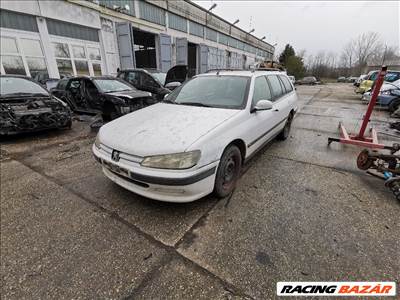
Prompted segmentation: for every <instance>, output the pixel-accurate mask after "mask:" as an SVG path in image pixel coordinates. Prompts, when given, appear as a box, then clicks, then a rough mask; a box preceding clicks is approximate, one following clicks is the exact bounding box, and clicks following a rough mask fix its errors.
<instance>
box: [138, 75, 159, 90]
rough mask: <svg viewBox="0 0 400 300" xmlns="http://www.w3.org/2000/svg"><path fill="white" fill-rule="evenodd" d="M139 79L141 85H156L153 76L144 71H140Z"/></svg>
mask: <svg viewBox="0 0 400 300" xmlns="http://www.w3.org/2000/svg"><path fill="white" fill-rule="evenodd" d="M141 79H142V84H141V85H142V86H147V87H158V86H157V83H156V81H155V80H154V78H153V77H151V76H150V75H148V74H146V73H142V76H141Z"/></svg>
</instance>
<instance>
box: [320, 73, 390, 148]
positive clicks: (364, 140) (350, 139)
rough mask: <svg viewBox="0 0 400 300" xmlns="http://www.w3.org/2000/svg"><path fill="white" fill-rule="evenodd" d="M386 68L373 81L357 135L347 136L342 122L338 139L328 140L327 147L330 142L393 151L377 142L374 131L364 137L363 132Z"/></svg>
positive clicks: (372, 129)
mask: <svg viewBox="0 0 400 300" xmlns="http://www.w3.org/2000/svg"><path fill="white" fill-rule="evenodd" d="M386 71H387V67H386V66H383V67H382V69H381V71H380V72H379V75H378V78H377V79H376V81H375V85H374V88H373V92H372V95H371V100H370V101H369V104H368V108H367V113H366V114H365V116H364V119H363V122H362V124H361V128H360V132H359V133H358V134H357V135H352V134H348V133H347V130H346V128H345V127H344V126H343V124H342V122H340V123H339V132H340V138H339V139H338V138H331V137H329V138H328V145H330V144H331V143H332V142H338V143H342V144H349V145H356V146H361V147H366V148H371V149H388V150H393V147H391V146H386V145H384V144H381V143H379V142H378V135H377V134H376V130H375V129H374V128H371V136H369V137H367V136H365V135H364V134H365V130H366V129H367V126H368V122H369V121H370V117H371V114H372V110H373V109H374V106H375V104H376V99H377V98H378V95H379V91H380V89H381V86H382V83H383V80H384V79H385V75H386Z"/></svg>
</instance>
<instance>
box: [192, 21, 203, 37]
mask: <svg viewBox="0 0 400 300" xmlns="http://www.w3.org/2000/svg"><path fill="white" fill-rule="evenodd" d="M189 33H190V34H193V35H196V36H200V37H203V36H204V27H203V25H200V24H197V23H195V22H192V21H189Z"/></svg>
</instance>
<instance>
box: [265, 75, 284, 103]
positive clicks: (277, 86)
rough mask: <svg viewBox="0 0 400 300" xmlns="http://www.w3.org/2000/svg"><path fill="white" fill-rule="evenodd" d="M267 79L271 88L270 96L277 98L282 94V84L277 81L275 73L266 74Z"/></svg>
mask: <svg viewBox="0 0 400 300" xmlns="http://www.w3.org/2000/svg"><path fill="white" fill-rule="evenodd" d="M267 78H268V81H269V84H270V85H271V89H272V96H273V97H274V98H275V99H276V98H279V97H280V96H282V95H283V89H282V85H281V83H280V81H279V78H278V76H276V75H271V76H268V77H267Z"/></svg>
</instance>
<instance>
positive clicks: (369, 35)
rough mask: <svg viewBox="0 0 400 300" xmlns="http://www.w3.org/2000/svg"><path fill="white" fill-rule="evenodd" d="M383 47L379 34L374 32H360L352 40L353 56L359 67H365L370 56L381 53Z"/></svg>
mask: <svg viewBox="0 0 400 300" xmlns="http://www.w3.org/2000/svg"><path fill="white" fill-rule="evenodd" d="M383 48H384V46H383V43H382V42H381V40H380V36H379V34H378V33H376V32H366V33H363V34H360V35H359V36H358V37H357V38H356V39H355V41H354V49H355V58H356V61H357V64H358V66H359V67H360V68H363V67H365V66H366V65H367V64H368V62H369V61H370V59H371V58H373V56H374V55H375V54H377V53H381V52H382V49H383Z"/></svg>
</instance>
